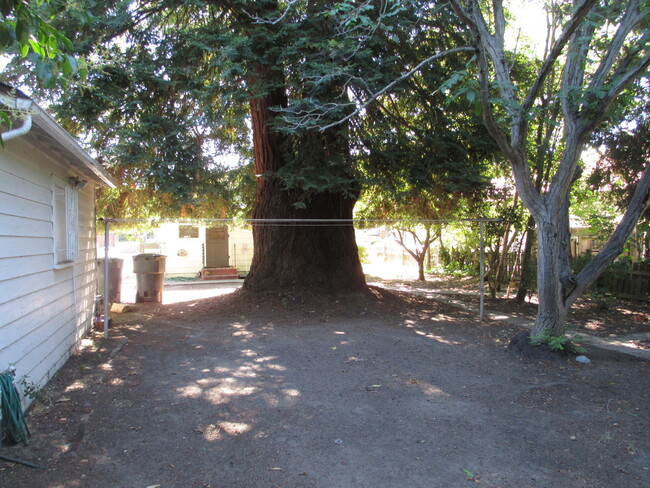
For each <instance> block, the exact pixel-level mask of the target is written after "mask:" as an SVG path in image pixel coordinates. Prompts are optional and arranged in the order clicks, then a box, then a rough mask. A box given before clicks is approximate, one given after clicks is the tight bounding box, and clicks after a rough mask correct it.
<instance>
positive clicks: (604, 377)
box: [0, 288, 650, 488]
mask: <svg viewBox="0 0 650 488" xmlns="http://www.w3.org/2000/svg"><path fill="white" fill-rule="evenodd" d="M517 332H518V329H517V328H516V327H514V326H511V325H507V324H506V323H504V322H502V321H486V322H484V323H480V322H478V320H477V317H476V315H475V314H474V313H469V312H465V311H463V310H460V309H458V308H453V307H452V306H450V305H446V304H441V303H440V302H436V301H434V300H431V299H429V298H426V297H420V296H416V295H414V294H412V293H409V292H407V291H398V292H389V291H386V290H384V289H380V288H371V292H370V293H368V294H367V295H358V296H336V295H334V296H333V295H328V296H318V295H310V294H305V293H302V294H297V293H285V294H269V295H262V296H260V295H254V294H249V293H246V292H243V291H237V292H235V293H232V294H228V295H223V296H219V297H214V298H209V299H203V300H193V301H189V302H181V303H175V304H169V305H158V304H141V305H138V306H137V310H135V311H133V312H129V313H124V314H116V315H115V324H114V326H113V327H112V328H111V330H110V338H109V339H107V340H106V339H104V338H103V336H102V335H101V334H100V333H97V332H93V333H91V335H90V336H89V338H87V339H86V340H85V341H84V348H83V350H82V351H80V352H79V353H78V354H76V355H75V356H73V358H72V359H71V360H70V361H69V362H68V363H67V364H66V365H65V366H64V367H63V369H62V370H61V371H60V372H59V373H58V374H57V375H56V377H55V378H54V379H53V381H52V382H51V384H50V385H49V386H48V387H47V388H46V389H45V390H44V391H41V392H39V394H38V401H36V402H35V404H34V407H33V408H32V409H31V411H30V413H29V415H28V422H29V426H30V428H31V431H32V438H31V443H30V444H29V446H16V447H12V448H3V449H2V451H0V452H1V453H2V454H4V455H7V456H13V457H16V458H20V459H22V460H28V461H31V462H33V463H36V464H39V465H42V466H43V467H44V468H45V469H34V468H29V467H26V466H22V465H20V464H12V463H7V462H0V486H1V487H3V488H4V487H16V488H17V487H21V488H37V487H48V488H59V487H60V488H83V487H104V488H117V487H119V488H122V487H123V488H151V487H159V488H192V487H197V488H198V487H204V488H205V487H212V488H217V487H218V488H226V487H228V488H240V487H241V488H280V487H285V488H292V487H296V488H297V487H305V488H351V487H359V488H361V487H367V488H376V487H382V488H383V487H385V488H393V487H394V488H410V487H413V488H415V487H426V488H437V487H440V488H454V487H468V486H482V487H492V488H496V487H501V488H526V487H531V488H545V487H549V488H550V487H572V488H578V487H585V488H586V487H589V488H610V487H618V488H632V487H634V488H638V487H640V486H650V436H649V435H648V432H649V427H650V411H649V408H650V407H649V405H650V401H649V400H650V374H649V373H650V369H649V365H648V361H646V360H643V359H639V358H635V357H632V356H629V355H624V354H620V353H616V352H610V351H606V350H602V349H596V348H594V349H590V350H589V351H588V356H589V357H590V359H591V360H592V364H580V363H578V362H576V361H575V360H573V358H570V357H567V358H560V359H557V360H556V361H548V362H534V361H530V360H522V359H519V358H517V357H515V356H513V355H512V354H511V353H509V352H506V347H505V346H506V345H507V344H508V342H509V339H510V338H511V337H512V336H513V335H514V334H515V333H517Z"/></svg>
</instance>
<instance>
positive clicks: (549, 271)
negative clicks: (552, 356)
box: [530, 219, 568, 338]
mask: <svg viewBox="0 0 650 488" xmlns="http://www.w3.org/2000/svg"><path fill="white" fill-rule="evenodd" d="M537 227H538V233H537V239H538V244H537V246H538V250H537V286H538V290H537V293H538V296H539V305H538V307H537V319H536V321H535V325H534V327H533V330H532V332H531V334H530V335H531V337H533V338H538V337H542V336H543V335H545V334H550V335H556V336H559V335H562V334H563V333H564V327H565V321H566V316H567V312H568V306H567V305H566V303H565V298H566V292H565V289H564V288H565V287H564V285H563V284H562V283H563V273H564V270H563V269H562V260H561V258H560V256H561V255H562V246H563V245H564V244H565V243H564V242H563V241H564V239H563V238H562V234H563V233H562V232H561V231H560V229H559V225H558V223H557V222H556V221H554V220H553V219H548V221H546V222H537Z"/></svg>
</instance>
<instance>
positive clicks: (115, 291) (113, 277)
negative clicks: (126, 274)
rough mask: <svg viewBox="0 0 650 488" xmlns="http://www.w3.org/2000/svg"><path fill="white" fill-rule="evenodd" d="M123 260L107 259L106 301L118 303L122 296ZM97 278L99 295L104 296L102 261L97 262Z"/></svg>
mask: <svg viewBox="0 0 650 488" xmlns="http://www.w3.org/2000/svg"><path fill="white" fill-rule="evenodd" d="M123 264H124V260H123V259H117V258H108V301H109V302H110V303H120V301H121V295H122V266H123ZM97 278H98V281H99V283H98V284H99V294H100V295H102V296H104V260H103V259H98V260H97Z"/></svg>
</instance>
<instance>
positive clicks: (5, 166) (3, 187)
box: [0, 84, 115, 403]
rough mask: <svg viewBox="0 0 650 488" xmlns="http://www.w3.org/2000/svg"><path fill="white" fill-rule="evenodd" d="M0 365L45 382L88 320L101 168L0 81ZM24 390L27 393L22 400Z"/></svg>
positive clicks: (107, 180)
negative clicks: (2, 119) (1, 122)
mask: <svg viewBox="0 0 650 488" xmlns="http://www.w3.org/2000/svg"><path fill="white" fill-rule="evenodd" d="M0 110H2V111H3V112H5V113H7V114H10V116H11V119H12V121H13V122H12V125H11V127H10V128H8V127H5V126H2V127H0V132H2V138H3V141H4V147H0V372H1V371H5V370H7V369H9V368H15V372H16V383H19V382H22V381H24V382H25V383H26V384H28V385H30V386H32V387H40V386H42V385H44V384H45V383H46V382H47V381H48V380H49V379H50V378H51V376H52V375H53V374H54V373H55V372H56V371H57V369H59V368H60V367H61V365H62V364H63V363H64V362H65V361H66V359H67V358H68V357H69V356H70V354H71V352H72V351H74V349H75V348H76V347H78V345H79V343H80V340H81V338H82V336H83V335H84V334H85V332H86V331H87V330H88V328H89V327H90V326H91V323H92V314H93V305H94V301H95V294H96V289H97V279H96V266H97V255H96V246H95V242H96V240H95V188H96V187H98V186H100V185H101V186H106V187H115V181H114V180H113V179H112V177H111V176H110V175H109V174H108V173H107V172H106V170H105V169H104V168H103V167H102V166H101V165H100V164H99V163H98V162H97V161H96V160H95V159H93V158H92V157H90V156H89V155H88V154H87V153H86V152H85V151H84V150H83V149H82V148H81V147H80V146H79V144H78V143H77V142H76V141H75V140H74V138H73V137H72V136H71V135H70V134H69V133H68V132H66V131H65V130H64V129H63V128H62V127H61V126H60V125H59V124H57V123H56V122H55V121H54V119H53V118H52V117H50V116H49V115H48V114H47V113H45V111H43V109H42V108H41V107H39V106H38V105H37V104H36V103H35V102H33V101H32V100H31V99H29V98H28V97H26V96H25V95H23V94H22V93H20V92H16V91H15V90H12V89H11V88H10V87H8V86H6V85H3V84H0ZM28 402H29V399H25V403H28Z"/></svg>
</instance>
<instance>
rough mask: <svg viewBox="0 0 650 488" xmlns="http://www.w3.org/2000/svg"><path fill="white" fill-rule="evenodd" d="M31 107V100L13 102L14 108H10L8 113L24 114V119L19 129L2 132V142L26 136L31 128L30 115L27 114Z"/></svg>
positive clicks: (20, 99) (19, 99)
mask: <svg viewBox="0 0 650 488" xmlns="http://www.w3.org/2000/svg"><path fill="white" fill-rule="evenodd" d="M31 105H32V101H31V100H26V99H24V98H16V99H15V100H14V107H10V108H9V111H10V112H14V113H18V114H24V116H25V118H24V119H23V124H22V125H21V126H20V127H17V128H15V129H11V130H9V131H7V132H4V133H3V134H1V135H0V137H2V141H3V142H7V141H9V140H11V139H15V138H16V137H21V136H24V135H25V134H27V133H28V132H29V131H30V130H31V128H32V114H31V113H30V112H29V107H30V106H31Z"/></svg>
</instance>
